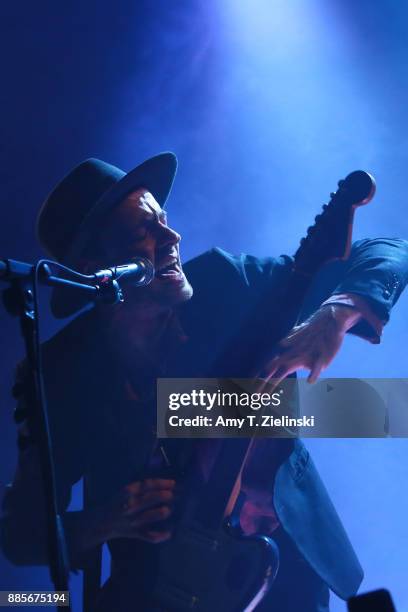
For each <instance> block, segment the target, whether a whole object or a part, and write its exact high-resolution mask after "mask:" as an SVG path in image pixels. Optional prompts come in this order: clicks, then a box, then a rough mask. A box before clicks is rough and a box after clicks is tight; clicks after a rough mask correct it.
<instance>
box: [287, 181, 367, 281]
mask: <svg viewBox="0 0 408 612" xmlns="http://www.w3.org/2000/svg"><path fill="white" fill-rule="evenodd" d="M338 187H339V188H338V190H337V191H336V192H335V193H331V194H330V201H329V202H328V203H327V204H325V205H324V206H323V212H321V213H320V214H319V215H317V217H315V223H314V225H312V226H311V227H309V228H308V230H307V235H306V236H305V237H304V238H302V240H301V241H300V246H299V248H298V250H297V251H296V253H295V255H294V269H295V271H296V272H299V273H300V274H305V275H307V276H309V275H312V274H314V273H315V272H316V271H317V270H318V269H319V268H320V267H321V266H322V265H323V264H325V263H327V262H328V261H331V260H332V259H347V257H348V256H349V254H350V247H351V237H352V231H353V218H354V211H355V209H356V208H357V207H358V206H363V205H364V204H368V202H369V201H370V200H371V199H372V198H373V196H374V194H375V180H374V178H373V177H372V176H371V174H368V172H364V171H363V170H356V171H355V172H352V173H351V174H349V175H348V176H347V177H346V178H345V179H344V180H342V181H339V182H338Z"/></svg>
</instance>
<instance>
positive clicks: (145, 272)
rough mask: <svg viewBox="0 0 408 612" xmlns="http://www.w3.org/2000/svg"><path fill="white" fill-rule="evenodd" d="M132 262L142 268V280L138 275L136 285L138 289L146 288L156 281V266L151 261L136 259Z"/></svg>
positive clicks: (142, 258) (141, 258)
mask: <svg viewBox="0 0 408 612" xmlns="http://www.w3.org/2000/svg"><path fill="white" fill-rule="evenodd" d="M131 261H132V262H134V263H136V265H138V266H139V267H140V274H141V276H140V278H139V275H137V280H136V285H137V286H138V287H144V286H145V285H149V284H150V283H151V282H152V280H153V279H154V273H155V270H154V266H153V264H152V262H151V261H150V260H149V259H146V257H135V258H134V259H131Z"/></svg>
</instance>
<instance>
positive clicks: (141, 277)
mask: <svg viewBox="0 0 408 612" xmlns="http://www.w3.org/2000/svg"><path fill="white" fill-rule="evenodd" d="M88 278H89V279H90V280H93V281H97V283H98V284H101V285H104V284H108V283H111V282H112V281H119V280H120V282H121V283H130V284H132V285H134V286H135V287H143V286H145V285H148V284H149V283H151V281H152V280H153V278H154V267H153V264H152V262H151V261H149V260H148V259H146V258H145V257H134V258H133V259H132V262H131V263H128V264H122V265H120V266H113V267H111V268H106V269H104V270H98V271H97V272H94V273H93V274H90V275H89V276H88Z"/></svg>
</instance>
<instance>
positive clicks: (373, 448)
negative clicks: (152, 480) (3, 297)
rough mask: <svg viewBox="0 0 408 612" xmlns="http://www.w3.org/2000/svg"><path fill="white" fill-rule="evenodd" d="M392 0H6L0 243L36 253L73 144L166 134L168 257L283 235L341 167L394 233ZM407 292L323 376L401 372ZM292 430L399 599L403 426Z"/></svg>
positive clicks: (0, 481) (145, 143) (405, 600)
mask: <svg viewBox="0 0 408 612" xmlns="http://www.w3.org/2000/svg"><path fill="white" fill-rule="evenodd" d="M407 11H408V9H406V8H405V6H404V4H403V3H388V2H385V1H384V2H380V1H378V0H374V1H371V2H368V1H367V0H363V1H361V2H359V3H354V2H352V1H351V0H346V1H344V0H343V1H340V0H338V1H337V2H332V3H326V2H324V1H323V0H312V1H306V0H304V1H301V0H286V1H284V0H280V1H277V0H276V1H274V2H270V1H268V0H240V1H239V2H236V0H207V1H206V2H204V1H201V2H199V1H198V0H190V1H183V0H180V1H177V2H171V1H164V0H157V1H153V0H150V1H146V0H145V1H139V2H131V1H129V0H121V1H119V2H116V3H112V2H106V1H105V2H104V1H99V2H93V1H87V2H83V3H79V2H65V3H64V2H55V1H54V2H51V1H49V0H45V1H43V2H36V3H34V2H28V1H27V2H15V3H14V4H10V3H7V5H6V4H5V3H3V6H2V9H1V15H0V24H1V25H0V28H1V36H0V44H1V53H0V57H1V82H0V96H1V99H0V120H1V126H2V130H1V131H2V137H1V142H2V146H1V151H0V173H1V182H0V185H1V199H0V203H1V204H0V205H1V212H2V222H1V224H0V256H1V257H11V258H16V259H20V260H23V261H34V260H36V259H37V258H39V257H40V255H41V251H40V249H39V247H38V245H37V243H36V241H35V237H34V229H33V228H34V222H35V217H36V214H37V211H38V208H39V206H40V204H41V202H42V201H43V200H44V198H45V197H46V195H47V193H48V192H49V191H50V190H51V188H52V187H53V186H54V184H55V183H56V182H57V181H58V180H59V179H60V178H61V177H62V176H63V175H64V174H65V173H67V172H68V171H69V170H70V169H71V168H72V167H73V166H74V165H76V164H77V163H79V162H80V161H82V160H83V159H85V158H87V157H91V156H95V157H99V158H101V159H104V160H106V161H109V162H111V163H114V164H116V165H118V166H119V167H122V168H124V169H126V170H129V169H131V168H132V167H134V166H135V165H137V163H139V162H140V161H142V160H143V159H144V158H146V157H148V156H149V155H152V154H155V153H157V152H159V151H163V150H173V151H175V152H176V154H177V155H178V158H179V162H180V170H179V175H178V179H177V181H176V183H175V187H174V190H173V194H172V197H171V200H170V202H169V206H168V208H169V214H170V222H171V223H172V224H173V225H174V226H175V227H176V228H177V229H178V231H180V232H181V234H182V236H183V242H182V251H183V254H184V257H187V258H188V257H191V256H193V255H194V254H197V253H199V252H200V251H203V250H205V249H207V248H209V247H211V246H213V245H219V246H222V247H224V248H226V249H227V250H230V251H233V252H239V251H244V252H251V253H254V254H257V255H267V254H271V255H276V254H279V253H282V252H286V253H293V252H294V250H295V249H296V247H297V244H298V242H299V240H300V238H301V236H302V234H303V233H304V231H305V229H306V227H307V226H308V225H309V224H310V222H311V220H312V218H313V217H314V215H315V214H316V212H317V211H318V209H319V208H320V206H321V204H323V202H324V201H325V200H327V198H328V194H329V192H330V191H332V190H333V189H334V188H335V186H336V182H337V180H338V179H340V178H343V177H344V176H345V175H346V174H347V173H348V172H350V171H352V170H354V169H357V168H363V169H366V170H368V171H370V172H372V173H373V174H374V175H375V176H376V178H377V182H378V192H377V196H376V198H375V200H374V202H373V203H372V204H371V205H370V206H368V207H366V208H365V209H362V210H361V211H358V216H357V221H356V229H355V237H357V238H360V237H364V236H369V237H370V236H371V237H373V236H400V237H407V234H408V221H407V215H406V205H405V191H406V174H407V142H408V140H407V130H406V108H407V91H408V89H407V84H408V83H407V80H408V79H407V70H406V39H407V26H406V22H407V19H406V18H407V14H406V13H407ZM47 300H48V293H47V292H46V291H44V292H43V295H42V314H43V327H42V329H43V334H44V336H47V335H49V334H50V333H52V332H53V331H54V330H55V329H56V327H57V324H56V322H55V321H53V320H52V318H51V317H50V315H49V313H48V308H47ZM406 307H407V297H406V296H403V298H402V299H401V301H400V303H399V304H398V306H397V308H396V310H395V313H394V317H393V320H392V322H391V323H390V325H389V326H388V328H387V329H386V331H385V335H384V341H383V343H382V345H380V346H379V347H374V346H370V345H369V344H367V343H365V342H363V341H361V340H359V339H351V338H350V339H348V341H347V342H346V343H345V346H344V350H343V351H342V353H341V355H339V358H338V359H337V360H336V361H335V363H334V364H333V365H332V366H331V368H330V370H328V374H329V375H332V376H367V377H368V376H374V377H405V376H407V370H406V357H405V348H404V345H405V343H406V339H407V319H406ZM0 334H1V335H0V338H1V351H2V362H1V364H2V367H1V370H0V383H1V384H0V387H1V396H0V402H1V403H0V444H1V449H0V457H1V463H0V486H4V485H5V483H6V482H8V481H9V480H10V479H11V478H12V475H13V470H14V465H15V458H16V453H15V426H14V424H13V421H12V410H13V402H12V400H11V397H10V393H9V389H10V385H11V381H12V373H13V368H14V365H15V363H16V362H17V361H18V360H19V359H20V358H21V356H22V343H21V340H20V338H19V333H18V326H17V322H16V321H13V320H11V319H10V318H9V317H8V316H7V315H6V314H5V312H4V311H3V310H0ZM78 342H80V339H78ZM401 389H402V391H401V393H404V392H405V391H404V388H403V386H402V387H401ZM308 446H309V447H310V448H312V450H313V452H314V457H315V459H316V462H317V463H318V466H319V468H320V469H321V472H322V474H323V477H324V479H325V481H326V483H327V486H328V488H329V490H330V492H331V494H332V495H333V498H334V500H335V503H336V506H337V507H338V509H339V512H340V514H341V516H342V517H343V519H344V521H345V523H346V526H347V529H348V531H349V533H350V535H351V539H352V541H353V543H354V544H355V546H356V549H357V551H358V553H359V556H360V557H361V560H362V563H363V565H364V567H365V569H366V581H365V583H364V587H365V588H366V589H368V588H374V587H377V586H379V585H386V586H388V587H389V588H391V590H392V591H393V592H394V593H395V599H396V602H397V604H398V605H399V609H400V610H404V606H405V607H406V608H407V609H408V593H407V591H406V589H404V584H405V583H404V577H405V575H406V570H405V566H406V563H405V560H404V552H403V548H402V542H404V541H405V542H406V541H407V539H408V530H407V526H406V514H407V510H408V503H407V499H408V496H407V493H406V482H407V477H408V472H407V457H408V446H407V443H406V440H316V441H311V442H309V443H308ZM350 483H351V484H350ZM345 490H347V498H346V496H345V494H344V491H345ZM76 503H79V502H78V498H76ZM45 576H46V571H45V570H43V569H32V568H19V569H16V568H13V567H12V566H11V565H9V564H8V563H7V562H6V561H5V560H4V559H3V558H0V588H2V589H13V588H14V589H28V588H32V587H34V586H35V587H36V588H40V587H41V586H42V587H43V588H45V587H46V586H47V584H48V583H47V582H46V578H45ZM78 581H79V579H78V578H76V579H75V584H74V592H75V597H76V598H77V597H78V595H77V593H78V588H77V585H78ZM334 605H335V607H334V609H335V610H344V605H343V604H341V603H339V602H338V603H335V604H334ZM77 609H79V608H77Z"/></svg>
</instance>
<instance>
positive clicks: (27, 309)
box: [0, 259, 123, 612]
mask: <svg viewBox="0 0 408 612" xmlns="http://www.w3.org/2000/svg"><path fill="white" fill-rule="evenodd" d="M50 263H55V262H50ZM66 270H67V269H66ZM68 272H71V273H72V274H73V275H74V276H76V277H77V278H79V277H80V276H81V275H80V274H78V273H76V272H74V271H71V270H68ZM0 281H3V282H6V283H8V284H9V287H8V288H6V289H5V290H3V292H2V293H3V303H4V305H5V308H6V310H7V312H8V313H9V314H10V315H12V316H17V317H19V319H20V330H21V334H22V336H23V340H24V345H25V351H26V362H27V366H28V376H27V391H28V392H27V409H26V417H27V421H28V425H29V429H30V432H31V433H32V435H33V436H34V438H35V440H36V443H37V444H38V449H39V456H40V467H41V472H42V476H43V480H44V489H45V497H46V499H45V502H46V512H47V545H48V565H49V569H50V577H51V580H52V582H53V584H54V588H55V591H65V592H68V590H69V589H68V584H69V564H68V555H67V547H66V540H65V533H64V527H63V523H62V519H61V514H60V510H59V507H58V499H57V493H56V492H57V489H56V478H55V468H54V456H53V448H52V437H51V433H50V428H49V421H48V413H47V406H46V400H45V391H44V383H43V377H42V360H41V350H40V339H39V324H38V300H37V285H38V282H39V283H41V284H45V285H49V286H54V287H56V286H65V287H68V288H70V289H71V290H72V291H77V292H81V293H82V295H84V294H85V295H86V296H87V297H88V298H89V301H95V300H98V299H102V300H103V301H104V302H108V303H109V302H110V303H116V302H118V301H123V294H122V291H121V289H120V286H119V284H118V282H117V281H116V280H109V281H106V279H104V282H103V283H101V284H99V285H90V284H84V283H81V282H75V281H71V280H68V279H64V278H61V277H57V276H53V275H52V274H51V272H50V269H49V267H48V266H47V265H45V262H41V261H40V262H38V264H36V265H31V264H27V263H23V262H19V261H15V260H12V259H5V260H0ZM88 282H89V281H88ZM62 601H63V600H62ZM67 609H68V611H70V610H71V606H70V603H69V604H68V605H67V604H66V603H64V604H61V605H57V610H59V611H60V612H64V611H66V610H67Z"/></svg>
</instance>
